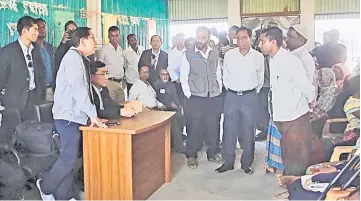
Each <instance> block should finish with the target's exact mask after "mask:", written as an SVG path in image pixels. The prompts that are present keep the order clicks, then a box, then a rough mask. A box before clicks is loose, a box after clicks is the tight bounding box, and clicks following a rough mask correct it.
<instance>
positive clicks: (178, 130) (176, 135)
mask: <svg viewBox="0 0 361 201" xmlns="http://www.w3.org/2000/svg"><path fill="white" fill-rule="evenodd" d="M183 126H184V115H182V114H181V112H180V111H177V112H176V114H175V115H174V117H173V119H172V123H171V133H172V134H171V139H172V145H173V147H174V148H175V149H176V150H181V149H182V147H183V139H182V133H183Z"/></svg>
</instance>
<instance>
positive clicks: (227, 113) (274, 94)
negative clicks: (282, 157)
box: [168, 25, 315, 174]
mask: <svg viewBox="0 0 361 201" xmlns="http://www.w3.org/2000/svg"><path fill="white" fill-rule="evenodd" d="M230 31H232V34H229V40H230V42H229V44H232V45H228V46H226V47H222V48H221V50H222V53H225V54H224V60H223V64H222V65H221V64H220V63H221V62H220V55H222V53H221V54H219V52H218V51H217V50H216V49H212V48H211V47H210V46H209V45H208V41H209V40H210V36H211V32H210V30H209V29H208V28H206V27H199V28H198V29H197V30H196V45H195V47H193V48H189V49H187V50H185V51H184V53H183V54H180V53H179V54H177V53H178V52H177V51H173V53H174V55H178V59H177V60H176V59H173V60H174V61H176V65H174V64H170V66H169V67H168V70H169V71H170V72H172V71H174V72H172V73H171V75H172V74H177V72H179V82H180V84H181V88H182V93H183V94H184V97H186V98H185V100H186V107H187V108H186V111H185V114H186V122H187V124H186V128H187V144H186V157H187V160H188V162H187V165H188V167H190V168H197V167H198V160H197V150H198V147H199V139H200V137H199V136H200V135H201V134H202V133H204V134H205V139H206V143H207V147H208V149H207V159H208V161H210V162H216V163H221V164H222V165H221V166H220V167H219V168H217V169H216V172H219V173H223V172H226V171H228V170H232V169H234V161H235V147H236V144H237V139H238V141H239V143H240V146H241V148H242V149H243V153H242V158H241V168H242V169H243V170H244V172H245V173H247V174H252V173H253V169H252V167H251V166H252V162H253V159H254V150H255V131H256V128H259V129H260V130H261V131H262V133H261V134H262V135H264V136H267V128H268V124H269V115H270V117H271V120H272V121H274V122H275V123H276V125H277V127H278V128H279V130H280V132H281V133H282V134H284V135H287V136H288V137H290V136H291V138H292V135H293V134H294V133H295V132H303V133H305V135H309V133H312V130H311V127H310V122H309V119H308V116H307V113H308V112H309V110H310V107H309V104H311V103H312V102H313V101H314V97H315V87H314V86H313V85H312V82H313V74H314V70H315V64H314V62H313V60H312V57H311V55H310V54H309V53H308V51H307V50H306V48H305V47H304V45H305V44H306V42H307V30H305V28H304V27H302V26H300V25H295V26H292V27H290V29H289V31H288V33H287V39H286V44H287V46H289V47H288V48H287V49H289V50H290V51H292V52H290V51H289V50H286V49H285V48H283V45H284V37H283V33H282V30H281V29H279V28H277V27H268V28H267V29H264V30H262V34H261V37H260V43H259V48H260V49H261V52H258V51H256V50H254V49H252V46H251V43H252V30H250V29H248V28H246V27H239V28H238V27H236V26H233V27H232V29H230ZM233 32H234V33H233ZM231 36H232V37H231ZM224 49H226V50H225V51H224ZM170 57H171V56H170ZM171 65H173V67H172V68H170V67H171ZM174 66H177V68H175V67H174ZM174 80H175V79H174ZM222 88H224V90H223V91H222ZM265 108H266V109H265ZM222 112H223V113H224V124H223V131H224V133H223V139H222V149H221V151H219V150H220V149H219V135H220V119H221V113H222ZM260 116H262V117H261V118H260ZM265 117H266V118H265ZM307 132H308V133H307ZM306 133H307V134H306ZM264 136H263V137H264ZM261 137H262V136H256V138H261ZM301 144H302V143H301ZM301 151H302V152H307V150H305V149H302V150H301ZM305 156H309V154H305V153H301V154H300V155H299V156H295V157H294V159H292V160H297V159H298V158H300V160H303V158H302V159H301V157H305Z"/></svg>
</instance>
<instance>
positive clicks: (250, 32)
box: [236, 27, 252, 38]
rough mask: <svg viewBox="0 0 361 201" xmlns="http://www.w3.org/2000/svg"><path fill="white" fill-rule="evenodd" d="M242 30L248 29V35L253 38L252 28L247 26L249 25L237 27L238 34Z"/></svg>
mask: <svg viewBox="0 0 361 201" xmlns="http://www.w3.org/2000/svg"><path fill="white" fill-rule="evenodd" d="M240 31H246V32H247V35H248V37H250V38H252V30H251V29H249V28H247V27H239V29H237V32H236V34H238V33H239V32H240Z"/></svg>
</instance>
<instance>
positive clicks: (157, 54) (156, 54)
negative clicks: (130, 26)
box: [152, 48, 161, 57]
mask: <svg viewBox="0 0 361 201" xmlns="http://www.w3.org/2000/svg"><path fill="white" fill-rule="evenodd" d="M160 51H161V50H160V49H159V52H158V53H155V52H154V50H153V48H152V54H154V55H155V56H156V57H158V56H159V54H160Z"/></svg>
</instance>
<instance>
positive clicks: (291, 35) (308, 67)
mask: <svg viewBox="0 0 361 201" xmlns="http://www.w3.org/2000/svg"><path fill="white" fill-rule="evenodd" d="M306 43H307V28H306V27H304V26H302V25H300V24H296V25H293V26H292V27H290V28H289V29H288V32H287V38H286V44H287V48H288V49H289V50H290V51H291V52H292V53H293V54H294V55H296V56H297V57H298V59H300V60H301V62H302V64H303V67H304V68H305V71H306V75H307V78H308V80H309V81H310V83H313V77H314V74H315V70H316V66H315V61H314V60H313V58H312V56H311V54H310V53H309V51H308V50H307V49H306V47H305V45H306Z"/></svg>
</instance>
